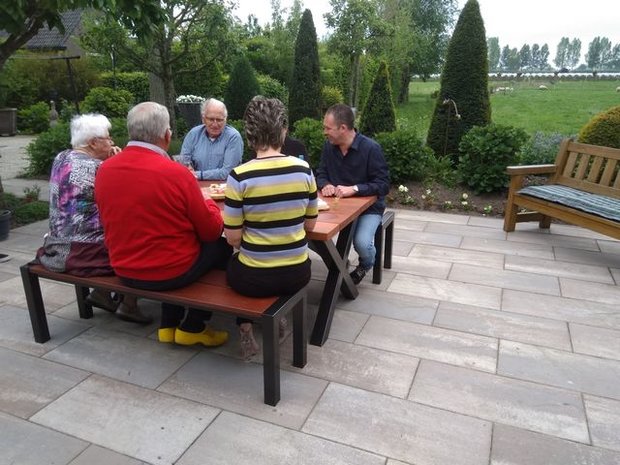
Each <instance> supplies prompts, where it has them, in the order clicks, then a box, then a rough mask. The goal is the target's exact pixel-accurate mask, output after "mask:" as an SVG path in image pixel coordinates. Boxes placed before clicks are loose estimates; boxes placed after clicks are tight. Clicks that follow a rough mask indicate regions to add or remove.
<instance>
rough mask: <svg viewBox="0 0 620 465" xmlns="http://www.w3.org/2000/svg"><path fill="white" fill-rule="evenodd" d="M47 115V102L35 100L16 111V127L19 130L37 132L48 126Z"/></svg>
mask: <svg viewBox="0 0 620 465" xmlns="http://www.w3.org/2000/svg"><path fill="white" fill-rule="evenodd" d="M49 116H50V108H49V107H48V106H47V103H45V102H37V103H35V104H34V105H30V106H29V107H26V108H24V109H23V110H19V111H18V112H17V127H18V128H19V130H20V131H21V132H26V133H30V134H38V133H40V132H43V131H45V130H47V128H49V127H50V119H49Z"/></svg>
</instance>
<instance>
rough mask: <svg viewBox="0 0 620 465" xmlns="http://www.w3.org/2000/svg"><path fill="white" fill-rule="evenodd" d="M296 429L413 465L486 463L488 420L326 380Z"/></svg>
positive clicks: (488, 432) (489, 435) (487, 455)
mask: <svg viewBox="0 0 620 465" xmlns="http://www.w3.org/2000/svg"><path fill="white" fill-rule="evenodd" d="M302 431H304V432H306V433H310V434H314V435H316V436H319V437H323V438H325V439H330V440H332V441H336V442H339V443H342V444H348V445H351V446H353V447H358V448H360V449H364V450H367V451H369V452H373V453H375V454H379V455H384V456H389V457H391V458H393V459H396V460H401V461H404V462H408V463H414V464H416V465H431V464H432V465H454V464H457V463H458V464H459V465H480V464H485V463H488V457H489V450H490V446H491V444H490V443H491V423H490V422H487V421H484V420H479V419H476V418H472V417H467V416H464V415H460V414H456V413H452V412H446V411H445V410H440V409H436V408H433V407H427V406H425V405H421V404H417V403H415V402H410V401H406V400H401V399H396V398H393V397H389V396H386V395H383V394H375V393H371V392H368V391H363V390H361V389H355V388H352V387H347V386H341V385H338V384H330V385H329V386H328V388H327V389H326V390H325V393H324V394H323V396H322V397H321V399H320V400H319V402H318V404H317V406H316V408H315V409H314V410H313V411H312V414H311V415H310V417H309V418H308V421H307V422H306V424H305V425H304V427H303V429H302Z"/></svg>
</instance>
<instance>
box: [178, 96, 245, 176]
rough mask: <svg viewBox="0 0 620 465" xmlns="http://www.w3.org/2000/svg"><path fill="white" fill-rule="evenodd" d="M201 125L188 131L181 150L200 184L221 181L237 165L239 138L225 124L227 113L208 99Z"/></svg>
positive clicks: (215, 101) (241, 141)
mask: <svg viewBox="0 0 620 465" xmlns="http://www.w3.org/2000/svg"><path fill="white" fill-rule="evenodd" d="M201 110H202V111H201V113H202V122H203V124H201V125H200V126H196V127H195V128H193V129H192V130H190V131H189V132H188V133H187V135H186V136H185V139H184V140H183V146H182V147H181V155H189V156H190V158H191V160H192V165H193V166H194V169H195V170H196V176H197V177H198V179H200V180H210V179H212V180H225V179H226V178H227V177H228V173H229V172H230V171H231V170H232V169H233V168H234V167H235V166H238V165H240V164H241V156H242V155H243V140H242V139H241V134H239V131H237V130H236V129H235V128H233V127H232V126H229V125H228V124H226V118H227V117H228V111H227V110H226V105H224V102H221V101H219V100H216V99H214V98H210V99H208V100H207V101H205V102H204V103H203V104H202V109H201Z"/></svg>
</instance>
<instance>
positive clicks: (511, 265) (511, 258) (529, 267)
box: [505, 255, 615, 284]
mask: <svg viewBox="0 0 620 465" xmlns="http://www.w3.org/2000/svg"><path fill="white" fill-rule="evenodd" d="M505 266H506V270H511V271H522V272H526V273H537V274H542V275H550V276H557V277H560V278H572V279H579V280H582V281H595V282H599V283H606V284H615V282H614V279H613V277H612V276H611V273H610V271H609V268H607V267H604V266H595V265H585V264H575V263H569V262H561V261H555V260H549V259H544V258H534V257H519V256H517V255H507V256H506V265H505Z"/></svg>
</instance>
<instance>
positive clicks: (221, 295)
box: [20, 264, 307, 405]
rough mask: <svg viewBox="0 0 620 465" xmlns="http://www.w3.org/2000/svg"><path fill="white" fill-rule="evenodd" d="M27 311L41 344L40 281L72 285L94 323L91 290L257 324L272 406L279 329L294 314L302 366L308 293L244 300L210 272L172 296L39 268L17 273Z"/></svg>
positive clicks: (45, 334)
mask: <svg viewBox="0 0 620 465" xmlns="http://www.w3.org/2000/svg"><path fill="white" fill-rule="evenodd" d="M20 271H21V276H22V282H23V285H24V292H25V294H26V302H27V305H28V312H29V315H30V321H31V324H32V330H33V333H34V340H35V341H36V342H39V343H43V342H46V341H48V340H49V339H50V333H49V327H48V324H47V315H46V313H45V305H44V303H43V297H42V294H41V286H40V282H39V278H45V279H49V280H53V281H59V282H63V283H68V284H73V285H74V286H75V291H76V298H77V304H78V310H79V314H80V317H81V318H92V316H93V309H92V306H91V305H89V304H88V303H87V301H86V296H87V295H88V293H89V292H90V288H99V289H105V290H107V291H110V292H117V293H119V294H127V295H132V296H136V297H142V298H146V299H151V300H155V301H159V302H167V303H170V304H176V305H181V306H184V307H192V308H197V309H201V310H210V311H214V312H216V313H223V314H229V315H233V316H240V317H244V318H249V319H252V320H255V321H258V322H260V323H261V327H262V335H263V381H264V396H265V403H266V404H269V405H276V404H277V403H278V401H279V400H280V345H279V336H278V333H279V331H278V325H279V321H280V319H281V318H282V317H283V316H284V315H285V314H286V313H288V312H292V314H293V318H292V319H293V365H294V366H296V367H299V368H303V367H304V366H305V364H306V351H307V335H306V333H307V331H306V328H305V325H306V305H307V302H306V289H305V288H304V289H302V290H300V291H299V292H297V293H296V294H294V295H290V296H280V297H263V298H256V297H247V296H243V295H240V294H238V293H236V292H235V291H234V290H233V289H231V288H230V287H228V285H227V284H226V274H225V272H224V271H220V270H212V271H210V272H208V273H207V274H205V275H204V276H202V277H201V278H200V279H199V280H198V281H196V282H195V283H193V284H191V285H189V286H186V287H183V288H180V289H175V290H172V291H147V290H142V289H135V288H132V287H128V286H126V285H124V284H123V283H122V282H121V281H120V279H119V278H118V277H116V276H97V277H88V278H86V277H79V276H72V275H69V274H66V273H56V272H53V271H49V270H47V269H46V268H45V267H43V266H41V265H37V264H26V265H23V266H22V267H21V269H20Z"/></svg>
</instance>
